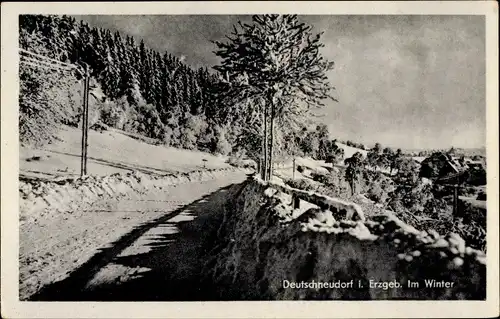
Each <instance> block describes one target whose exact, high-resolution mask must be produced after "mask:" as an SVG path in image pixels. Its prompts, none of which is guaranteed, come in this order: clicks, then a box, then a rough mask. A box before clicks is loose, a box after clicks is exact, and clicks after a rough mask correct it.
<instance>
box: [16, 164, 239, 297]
mask: <svg viewBox="0 0 500 319" xmlns="http://www.w3.org/2000/svg"><path fill="white" fill-rule="evenodd" d="M245 178H246V175H245V173H242V172H237V173H234V174H227V175H226V176H223V177H221V178H219V179H216V180H209V181H204V182H191V183H186V184H180V185H177V186H172V187H170V188H169V189H168V190H167V191H166V192H165V191H155V192H151V193H149V194H147V195H145V196H143V197H141V198H129V199H120V200H119V201H116V200H115V201H113V200H106V201H102V202H96V203H95V204H94V205H93V206H92V209H90V210H85V211H78V212H73V213H61V214H51V215H52V216H48V217H46V218H39V219H38V220H36V222H34V223H29V224H22V225H21V226H20V299H21V300H27V299H29V300H115V299H116V300H126V299H130V300H141V299H145V300H148V299H152V300H154V299H162V298H163V299H175V298H182V292H181V291H177V293H176V295H172V296H169V295H166V294H165V293H166V292H165V289H160V290H159V291H161V292H162V293H160V294H158V292H155V290H154V289H152V290H151V289H150V291H148V293H147V294H145V293H144V291H142V292H141V291H137V289H136V288H134V289H127V288H124V287H132V286H134V285H137V282H138V281H139V282H142V284H141V285H144V284H145V282H148V284H147V285H146V286H148V287H149V286H151V285H155V284H157V283H158V278H159V277H158V272H160V273H163V274H164V273H168V274H170V277H172V276H173V274H175V278H177V279H176V280H181V279H182V278H183V276H184V277H185V278H184V279H186V280H189V278H187V277H189V276H191V275H192V272H193V271H196V270H195V268H197V266H199V264H200V260H198V259H197V258H196V256H197V254H198V253H197V252H198V251H199V249H208V248H207V247H204V246H200V245H203V241H204V239H203V236H204V235H205V234H206V233H208V231H207V230H208V229H207V227H210V226H211V224H210V222H209V221H210V220H211V218H213V217H214V216H215V215H218V214H219V213H220V212H221V211H222V210H223V205H224V203H226V202H227V199H228V198H230V197H231V196H232V195H231V194H232V193H233V192H234V191H236V190H237V189H238V188H239V185H238V184H240V183H241V182H243V181H244V179H245ZM153 274H154V275H153ZM160 276H163V278H165V276H164V275H160ZM145 280H146V281H145ZM149 280H152V281H151V282H149ZM130 282H132V284H130ZM158 284H159V283H158ZM124 285H126V286H124ZM118 286H119V287H120V288H119V289H118V288H117V287H118ZM42 287H44V289H41V288H42ZM134 287H135V286H134ZM163 288H164V287H163ZM191 296H192V294H191Z"/></svg>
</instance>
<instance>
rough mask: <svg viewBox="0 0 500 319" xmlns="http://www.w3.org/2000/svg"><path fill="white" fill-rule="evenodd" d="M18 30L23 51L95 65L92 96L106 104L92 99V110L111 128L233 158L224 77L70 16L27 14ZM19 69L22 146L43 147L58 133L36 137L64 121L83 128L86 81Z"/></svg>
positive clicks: (44, 71) (23, 67) (23, 16)
mask: <svg viewBox="0 0 500 319" xmlns="http://www.w3.org/2000/svg"><path fill="white" fill-rule="evenodd" d="M19 23H20V40H19V44H20V48H22V49H25V50H29V51H31V52H34V53H37V54H41V55H44V56H47V57H49V58H53V59H57V60H59V61H63V62H69V63H74V64H79V65H84V63H86V64H88V65H89V67H90V73H91V76H92V85H93V86H94V90H95V89H96V87H97V89H98V91H99V89H100V91H102V92H103V93H104V94H103V96H104V97H105V99H92V100H91V103H92V104H93V105H91V109H92V110H93V111H95V110H98V113H99V114H97V116H98V118H99V119H100V120H101V121H102V122H104V123H105V124H108V125H110V126H113V127H116V128H119V129H123V130H126V131H130V132H134V133H139V134H142V135H145V136H147V137H151V138H155V139H157V140H159V141H160V142H162V143H165V144H168V145H173V146H178V147H184V148H202V149H207V150H210V151H217V148H219V151H221V152H223V153H224V152H227V151H228V148H229V146H228V145H227V140H226V138H225V137H224V132H223V128H222V126H223V125H224V108H222V107H220V105H219V104H218V103H219V102H218V101H217V96H216V94H214V92H213V89H214V88H216V87H217V81H218V78H217V75H216V74H214V73H213V72H212V73H211V72H209V71H208V69H207V68H200V69H193V68H191V67H189V66H187V65H186V64H184V63H182V61H181V60H180V59H179V58H177V57H175V56H172V55H171V54H170V53H168V52H163V53H160V52H158V51H155V50H152V49H150V48H148V47H147V46H146V45H145V44H144V42H143V41H142V40H141V41H140V42H136V40H135V39H134V38H133V37H130V36H128V35H127V36H122V34H120V32H114V33H112V32H111V31H109V30H107V29H101V28H91V27H90V26H89V25H88V24H87V23H86V22H84V21H80V22H77V20H76V19H75V18H73V17H69V16H43V15H22V16H20V19H19ZM34 64H37V63H36V61H35V63H34ZM20 68H21V70H20V75H21V97H20V104H21V105H20V111H21V112H20V113H21V114H20V124H21V142H23V143H28V144H29V143H32V142H35V143H36V142H39V143H43V142H46V141H47V138H50V137H51V136H52V135H53V132H45V131H44V132H41V133H42V134H37V131H43V130H44V129H48V127H47V126H49V127H50V126H54V125H57V124H58V123H59V122H64V123H67V124H71V123H73V124H75V123H78V120H79V118H80V113H81V108H80V103H81V102H80V101H81V82H80V83H78V82H77V81H76V80H77V79H76V78H73V75H61V74H59V73H57V72H54V71H49V70H47V69H45V68H39V67H38V68H37V67H34V66H33V64H31V65H25V64H21V67H20ZM61 110H63V111H62V112H61ZM79 112H80V113H79ZM45 121H52V122H54V123H52V122H50V123H44V122H45ZM45 124H49V125H45Z"/></svg>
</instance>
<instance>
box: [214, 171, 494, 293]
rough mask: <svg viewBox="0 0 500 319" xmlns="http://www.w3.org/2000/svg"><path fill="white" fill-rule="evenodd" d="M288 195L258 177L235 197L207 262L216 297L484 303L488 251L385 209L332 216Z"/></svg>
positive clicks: (251, 180)
mask: <svg viewBox="0 0 500 319" xmlns="http://www.w3.org/2000/svg"><path fill="white" fill-rule="evenodd" d="M289 198H290V196H288V197H287V196H286V194H284V193H283V192H282V190H279V187H275V186H274V185H271V187H270V185H269V184H266V183H263V182H262V181H259V180H258V179H249V180H248V181H247V182H246V184H245V186H244V188H243V189H242V191H241V193H240V194H239V195H238V196H237V197H236V198H235V200H234V203H233V204H232V207H231V208H230V209H228V210H227V212H226V216H224V223H223V225H222V226H221V229H220V230H219V241H220V242H219V248H218V249H216V250H214V251H213V252H212V253H211V258H210V259H209V260H208V261H207V265H206V269H209V271H208V272H207V274H208V278H209V280H212V281H215V283H216V284H217V286H218V287H220V288H219V291H220V295H219V296H218V297H219V298H220V299H221V300H228V299H229V300H234V299H242V298H243V299H247V300H295V299H302V300H311V299H344V300H350V299H357V300H362V299H365V300H366V299H430V300H436V299H474V300H478V299H482V300H484V298H485V294H486V288H485V287H486V283H485V280H486V279H485V278H486V277H485V268H486V266H485V263H486V262H485V255H484V254H483V253H482V252H480V251H477V250H473V249H471V248H469V247H466V244H465V242H464V241H463V240H462V239H461V238H460V237H459V236H456V235H451V236H449V237H442V236H440V235H439V234H437V233H431V234H427V233H425V232H420V231H418V230H416V229H414V228H413V227H410V226H408V225H406V224H404V223H403V222H402V221H400V220H398V219H397V218H396V217H394V216H393V215H390V214H385V215H378V216H374V217H372V218H370V219H369V220H366V221H351V220H341V219H340V218H338V220H336V219H335V218H336V217H335V215H334V214H333V213H332V212H331V211H330V210H329V209H328V208H326V210H321V209H319V208H312V209H308V210H307V211H306V212H304V213H302V214H297V212H296V211H294V210H293V209H292V207H291V206H290V205H289ZM325 207H326V206H325ZM207 280H208V279H207ZM433 280H434V281H433ZM409 281H411V282H412V283H415V286H412V287H409V286H408V285H409V284H408V282H409ZM318 282H328V283H333V285H343V286H344V288H338V287H337V288H323V289H321V288H319V287H318V286H317V284H318ZM351 282H352V284H351ZM306 283H307V284H310V285H312V286H313V288H307V287H305V284H306ZM292 284H295V285H298V286H299V288H295V289H294V288H291V285H292ZM314 285H316V286H314ZM417 285H418V288H417ZM426 285H429V287H426ZM431 285H433V287H430V286H431Z"/></svg>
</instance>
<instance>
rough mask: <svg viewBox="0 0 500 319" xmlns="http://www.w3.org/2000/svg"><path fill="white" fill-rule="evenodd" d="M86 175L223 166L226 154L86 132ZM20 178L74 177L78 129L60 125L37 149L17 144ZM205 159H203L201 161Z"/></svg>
mask: <svg viewBox="0 0 500 319" xmlns="http://www.w3.org/2000/svg"><path fill="white" fill-rule="evenodd" d="M88 144H89V147H88V164H87V167H88V174H89V175H109V174H113V173H120V172H127V171H132V170H136V171H140V172H143V173H154V174H161V175H164V174H168V173H174V172H188V171H192V170H196V169H200V168H203V167H204V166H206V168H227V167H229V165H228V164H226V163H225V160H226V157H224V156H214V155H211V154H208V153H203V152H200V151H190V150H182V149H176V148H173V147H164V146H156V145H151V144H147V143H145V142H142V141H140V140H137V139H134V138H132V137H130V136H127V135H124V134H121V133H120V132H119V131H116V130H112V131H103V132H102V133H99V132H97V131H93V130H90V131H89V141H88ZM19 152H20V154H19V161H20V163H19V170H20V172H19V175H20V177H21V178H56V177H74V176H79V174H80V154H81V131H80V130H79V129H77V128H73V127H64V128H63V129H62V130H61V132H60V134H59V141H57V142H55V143H52V144H47V145H46V146H44V147H43V148H41V149H34V148H30V147H20V150H19ZM204 160H206V161H204Z"/></svg>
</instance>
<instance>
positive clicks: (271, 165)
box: [268, 102, 274, 180]
mask: <svg viewBox="0 0 500 319" xmlns="http://www.w3.org/2000/svg"><path fill="white" fill-rule="evenodd" d="M270 131H271V145H270V146H269V176H268V180H271V177H272V176H273V151H274V103H273V102H271V128H270Z"/></svg>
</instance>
